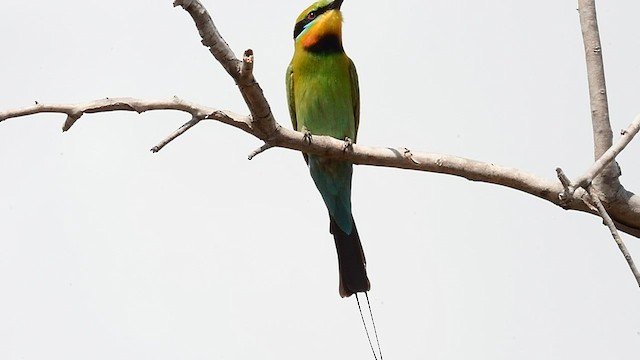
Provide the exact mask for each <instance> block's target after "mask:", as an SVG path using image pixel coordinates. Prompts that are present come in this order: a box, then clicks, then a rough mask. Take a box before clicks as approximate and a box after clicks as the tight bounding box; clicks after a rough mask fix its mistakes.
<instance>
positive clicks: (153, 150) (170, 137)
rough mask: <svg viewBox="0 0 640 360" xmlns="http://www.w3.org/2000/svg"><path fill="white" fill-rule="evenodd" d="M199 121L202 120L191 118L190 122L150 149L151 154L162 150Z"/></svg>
mask: <svg viewBox="0 0 640 360" xmlns="http://www.w3.org/2000/svg"><path fill="white" fill-rule="evenodd" d="M200 120H202V118H199V117H195V116H194V117H192V118H191V120H189V121H187V122H186V123H184V124H183V125H182V126H180V127H179V128H178V130H176V131H174V132H172V133H171V134H170V135H169V136H167V137H166V138H164V139H163V140H162V141H161V142H160V143H159V144H158V145H156V146H154V147H152V148H151V152H153V153H157V152H158V151H160V150H162V148H163V147H165V146H166V145H167V144H168V143H170V142H172V141H173V140H174V139H175V138H177V137H178V136H180V135H182V134H184V133H185V132H186V131H187V130H189V129H191V128H192V127H194V126H195V125H196V124H197V123H199V122H200Z"/></svg>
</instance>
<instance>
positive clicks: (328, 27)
mask: <svg viewBox="0 0 640 360" xmlns="http://www.w3.org/2000/svg"><path fill="white" fill-rule="evenodd" d="M343 1H344V0H319V1H316V2H315V3H313V4H312V5H311V6H309V7H308V8H306V9H305V10H304V11H303V12H302V13H301V14H300V16H298V19H297V20H296V26H295V28H294V29H293V39H294V40H295V43H296V46H298V45H300V46H301V47H302V48H304V49H306V50H310V51H321V52H326V51H328V52H331V51H342V13H341V12H340V6H341V5H342V2H343Z"/></svg>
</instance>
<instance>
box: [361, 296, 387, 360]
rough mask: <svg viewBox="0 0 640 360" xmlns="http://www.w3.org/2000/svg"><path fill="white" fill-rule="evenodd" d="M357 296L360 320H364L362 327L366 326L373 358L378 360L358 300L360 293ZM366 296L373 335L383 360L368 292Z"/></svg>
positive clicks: (365, 329) (365, 330)
mask: <svg viewBox="0 0 640 360" xmlns="http://www.w3.org/2000/svg"><path fill="white" fill-rule="evenodd" d="M355 295H356V302H357V303H358V310H359V311H360V318H361V319H362V325H364V332H365V333H366V334H367V340H369V346H370V347H371V352H372V353H373V358H374V359H375V360H378V356H377V355H376V351H375V350H374V349H373V343H372V342H371V336H370V335H369V328H368V327H367V323H366V322H365V321H364V315H363V314H362V307H361V306H360V299H359V298H358V293H355ZM364 296H365V297H366V298H367V307H368V308H369V315H370V316H371V324H373V333H374V334H375V336H376V343H377V344H378V353H380V360H382V350H381V349H380V340H378V331H377V330H376V322H375V321H374V320H373V312H372V311H371V303H369V295H368V294H367V292H366V291H365V292H364Z"/></svg>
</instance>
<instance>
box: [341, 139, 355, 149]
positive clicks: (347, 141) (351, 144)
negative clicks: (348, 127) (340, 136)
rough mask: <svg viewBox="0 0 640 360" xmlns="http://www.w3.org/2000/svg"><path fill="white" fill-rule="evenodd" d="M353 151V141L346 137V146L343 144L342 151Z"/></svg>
mask: <svg viewBox="0 0 640 360" xmlns="http://www.w3.org/2000/svg"><path fill="white" fill-rule="evenodd" d="M347 150H353V140H351V139H350V138H348V137H346V138H344V144H342V151H343V152H344V151H347Z"/></svg>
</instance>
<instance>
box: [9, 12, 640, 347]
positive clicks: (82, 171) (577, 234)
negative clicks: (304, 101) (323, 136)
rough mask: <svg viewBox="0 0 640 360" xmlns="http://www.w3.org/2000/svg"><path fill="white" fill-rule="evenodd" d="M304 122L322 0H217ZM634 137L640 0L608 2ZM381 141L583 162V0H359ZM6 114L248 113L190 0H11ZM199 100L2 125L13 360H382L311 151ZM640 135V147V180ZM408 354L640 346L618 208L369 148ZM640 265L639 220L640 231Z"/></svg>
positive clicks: (526, 164) (393, 340)
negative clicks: (573, 203)
mask: <svg viewBox="0 0 640 360" xmlns="http://www.w3.org/2000/svg"><path fill="white" fill-rule="evenodd" d="M205 5H206V6H207V8H208V9H209V11H210V12H211V15H212V16H213V18H214V21H215V22H216V25H217V26H218V28H219V29H220V31H221V32H222V34H223V36H224V37H225V39H226V40H227V42H228V43H229V44H230V45H231V47H232V48H233V49H234V51H235V52H236V54H238V55H241V54H242V52H243V51H244V50H245V49H247V48H252V49H253V50H254V51H255V54H256V55H255V59H256V65H255V75H256V78H257V79H258V81H259V82H260V84H261V86H262V88H263V89H264V92H265V95H266V96H267V98H268V99H269V101H270V104H271V107H272V110H273V112H274V114H275V116H276V118H277V120H278V121H279V122H280V123H281V124H284V125H286V126H289V119H288V112H287V106H286V97H285V88H284V73H285V69H286V67H287V65H288V63H289V60H290V58H291V55H292V52H293V40H292V32H293V25H294V22H295V18H296V17H297V16H298V14H299V12H300V11H302V10H303V9H304V8H305V7H307V6H308V5H309V4H308V3H307V2H306V1H300V0H296V1H287V2H285V1H270V2H268V1H249V0H234V1H214V0H209V1H205ZM598 6H599V7H598V11H599V12H598V15H599V20H600V29H601V32H602V34H601V35H602V41H603V49H604V57H605V65H606V70H607V85H608V90H609V96H610V97H609V100H610V106H611V119H612V125H613V128H614V132H615V134H616V138H617V134H618V130H619V129H621V128H624V127H626V126H627V125H628V124H629V123H630V122H631V120H632V118H633V117H634V116H635V115H636V114H637V113H638V112H640V101H638V99H639V95H640V90H638V89H639V87H638V84H639V83H640V66H639V65H638V64H639V61H640V60H639V55H640V41H639V40H638V39H639V38H640V34H639V30H638V25H637V14H638V13H639V12H640V3H639V2H638V1H635V0H625V1H615V2H611V1H600V2H599V3H598ZM343 11H344V17H345V23H344V46H345V49H346V50H347V52H348V54H349V55H350V56H351V57H352V59H353V60H354V62H355V63H356V66H357V68H358V72H359V75H360V91H361V97H362V99H361V104H362V115H361V126H360V134H359V136H358V140H359V142H360V143H362V144H366V145H374V146H406V147H408V148H411V149H414V150H422V151H429V152H440V153H449V154H455V155H459V156H465V157H469V158H474V159H478V160H484V161H489V162H493V163H496V164H500V165H505V166H512V167H517V168H521V169H523V170H526V171H528V172H531V173H534V174H537V175H540V176H543V177H547V178H550V179H552V178H554V176H555V172H554V169H555V168H556V167H557V166H561V167H563V168H564V169H565V171H566V172H567V173H568V174H569V175H570V176H574V177H575V176H578V175H579V174H581V173H582V172H583V171H584V170H585V169H586V168H587V167H588V166H589V165H590V164H591V162H592V160H593V159H592V152H593V150H592V136H591V124H590V117H589V114H590V112H589V104H588V94H587V83H586V75H585V65H584V56H583V50H582V40H581V36H580V28H579V21H578V13H577V11H576V3H575V1H557V0H541V1H537V2H518V1H508V0H498V1H489V2H487V1H467V0H465V1H462V0H459V1H451V0H430V1H428V2H424V1H366V2H365V1H357V0H347V1H345V3H344V4H343ZM0 46H1V48H0V49H1V50H0V109H8V108H15V107H21V106H26V105H30V104H32V103H33V102H34V101H36V100H37V101H39V102H43V103H44V102H46V103H55V102H64V103H73V102H82V101H89V100H93V99H99V98H104V97H119V96H133V97H140V98H154V99H155V98H169V97H171V96H174V95H176V96H179V97H182V98H184V99H188V100H191V101H195V102H198V103H201V104H205V105H210V106H214V107H218V108H221V109H228V110H232V111H235V112H239V113H246V112H247V110H246V106H245V105H244V103H243V102H242V99H241V97H240V95H239V93H238V91H237V90H236V88H235V85H234V83H233V81H232V80H231V78H230V77H229V76H228V75H227V74H226V73H225V72H224V70H223V69H222V68H221V66H220V65H219V64H218V63H217V62H215V61H214V59H213V58H212V56H211V55H210V54H209V52H208V51H207V50H206V49H205V48H204V47H203V46H202V45H201V44H200V38H199V36H198V33H197V31H196V28H195V26H194V24H193V22H192V20H191V18H190V17H189V16H188V15H187V14H186V13H185V12H184V11H183V10H182V9H180V8H175V9H174V8H172V6H171V1H170V0H163V1H142V0H126V1H125V0H113V1H97V0H82V1H80V0H60V1H26V2H21V1H7V2H4V3H3V5H2V8H1V9H0ZM188 119H189V116H188V115H187V114H183V113H178V112H152V113H146V114H143V115H137V114H135V113H124V112H117V113H107V114H98V115H87V116H85V117H83V118H82V119H81V120H80V121H79V122H78V123H77V124H76V125H75V126H74V127H73V128H72V129H71V130H70V131H69V132H68V133H64V134H62V133H61V132H60V128H61V126H62V123H63V122H64V116H63V115H51V114H44V115H37V116H31V117H26V118H20V119H12V120H8V121H5V122H2V123H0V286H1V290H0V359H136V360H141V359H205V358H208V359H255V358H260V359H299V358H304V359H327V358H331V359H336V358H359V359H365V358H371V354H370V350H369V348H368V344H367V342H366V338H365V336H364V331H363V329H362V323H361V322H360V318H359V314H358V311H357V307H356V304H355V299H354V298H348V299H341V298H340V297H339V295H338V290H337V286H338V277H337V276H338V275H337V261H336V255H335V248H334V245H333V240H332V238H331V235H330V234H329V233H328V225H329V224H328V218H327V214H326V209H325V208H324V205H323V203H322V200H321V198H320V196H319V194H318V193H317V191H316V190H315V187H314V185H313V183H312V181H311V178H310V177H309V175H308V172H307V169H306V168H305V166H304V162H303V160H302V157H301V156H300V154H298V153H296V152H294V151H290V150H283V149H273V150H270V151H268V152H266V153H264V154H262V155H260V156H259V157H257V158H256V159H254V160H252V161H247V160H246V156H247V154H248V153H249V152H250V151H251V150H253V149H254V148H256V147H258V146H259V145H260V142H259V141H258V140H257V139H255V138H251V137H250V136H247V135H246V134H244V133H242V132H240V131H238V130H236V129H233V128H231V127H228V126H225V125H222V124H219V123H214V122H204V123H201V124H199V125H198V126H197V127H195V128H193V129H192V130H190V131H189V132H188V133H187V134H185V135H184V136H182V137H180V138H179V139H178V140H176V141H175V142H173V143H171V144H170V145H169V146H167V147H166V148H165V149H164V150H162V151H161V152H160V153H158V154H152V153H151V152H149V149H150V148H151V147H152V146H154V145H156V143H157V142H159V141H160V140H161V139H162V138H164V137H165V136H166V135H168V134H169V133H170V132H172V131H173V130H174V129H176V128H177V127H179V126H180V125H181V124H182V123H184V122H186V121H187V120H188ZM639 152H640V145H638V142H637V141H636V143H634V144H632V145H631V146H629V148H628V149H627V150H626V151H625V152H624V153H623V154H622V155H621V156H620V157H619V163H620V164H621V166H622V168H623V177H622V178H621V180H622V181H623V183H624V184H625V185H626V186H627V187H628V188H629V189H630V190H635V191H640V166H638V154H639ZM353 187H354V190H353V210H354V216H355V218H356V221H357V223H358V229H359V231H360V235H361V237H362V239H363V243H364V247H365V252H366V255H367V259H368V271H369V276H370V278H371V281H372V291H371V292H370V297H371V300H372V305H373V310H374V313H375V315H376V320H377V325H378V332H379V334H380V337H381V341H382V346H383V352H384V354H385V358H387V359H496V360H497V359H520V360H521V359H634V360H635V359H638V356H639V355H640V306H639V304H640V290H639V289H638V286H637V284H636V283H635V281H634V279H633V277H632V275H631V272H630V271H629V269H628V268H627V265H626V263H625V261H624V259H623V258H622V256H621V254H620V252H619V251H618V249H617V247H616V246H615V244H614V242H613V240H612V239H611V238H610V236H609V233H608V231H607V229H606V228H605V227H604V226H602V224H601V220H599V219H598V218H596V217H594V216H591V215H587V214H583V213H577V212H566V211H564V210H562V209H560V208H558V207H556V206H555V205H552V204H550V203H546V202H545V201H543V200H540V199H537V198H534V197H532V196H530V195H526V194H524V193H519V192H517V191H514V190H510V189H506V188H501V187H498V186H493V185H488V184H481V183H472V182H469V181H466V180H464V179H460V178H455V177H451V176H444V175H437V174H428V173H420V172H411V171H403V170H395V169H385V168H375V167H366V166H357V167H356V169H355V173H354V184H353ZM624 240H626V241H627V244H628V247H629V249H630V250H631V252H632V254H633V255H635V257H636V260H637V261H640V243H639V242H638V239H636V238H631V237H629V236H626V235H625V236H624Z"/></svg>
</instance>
